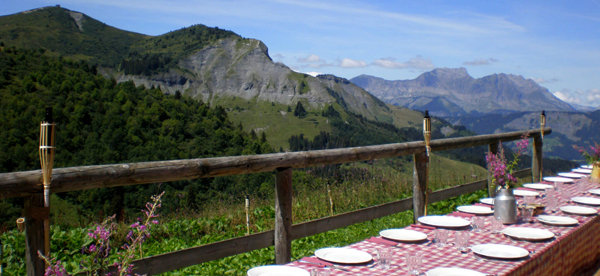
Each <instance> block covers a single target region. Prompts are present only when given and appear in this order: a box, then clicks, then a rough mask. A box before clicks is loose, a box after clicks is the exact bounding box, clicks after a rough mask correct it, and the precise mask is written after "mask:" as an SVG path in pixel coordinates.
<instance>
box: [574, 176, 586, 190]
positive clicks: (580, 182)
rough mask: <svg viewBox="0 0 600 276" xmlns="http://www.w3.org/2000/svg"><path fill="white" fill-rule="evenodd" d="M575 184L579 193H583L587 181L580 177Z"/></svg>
mask: <svg viewBox="0 0 600 276" xmlns="http://www.w3.org/2000/svg"><path fill="white" fill-rule="evenodd" d="M575 185H576V188H577V194H583V192H584V189H585V182H584V180H583V179H578V180H576V181H575Z"/></svg>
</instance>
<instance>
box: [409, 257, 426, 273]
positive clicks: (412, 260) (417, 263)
mask: <svg viewBox="0 0 600 276" xmlns="http://www.w3.org/2000/svg"><path fill="white" fill-rule="evenodd" d="M422 262H423V255H422V254H421V253H419V252H408V253H406V269H407V270H408V273H409V274H410V275H419V274H421V263H422Z"/></svg>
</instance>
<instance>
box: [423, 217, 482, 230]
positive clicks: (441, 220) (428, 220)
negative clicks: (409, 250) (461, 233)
mask: <svg viewBox="0 0 600 276" xmlns="http://www.w3.org/2000/svg"><path fill="white" fill-rule="evenodd" d="M417 220H418V221H419V222H420V223H422V224H427V225H431V226H436V227H448V228H459V227H465V226H469V225H471V223H470V222H469V221H468V220H466V219H462V218H457V217H452V216H426V217H420V218H418V219H417Z"/></svg>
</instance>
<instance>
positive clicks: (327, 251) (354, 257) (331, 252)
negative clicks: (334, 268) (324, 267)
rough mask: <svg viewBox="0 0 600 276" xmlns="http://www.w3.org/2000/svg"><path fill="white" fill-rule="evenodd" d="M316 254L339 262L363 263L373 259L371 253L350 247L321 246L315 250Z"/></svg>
mask: <svg viewBox="0 0 600 276" xmlns="http://www.w3.org/2000/svg"><path fill="white" fill-rule="evenodd" d="M315 256H317V258H319V259H321V260H325V261H328V262H332V263H338V264H362V263H366V262H370V261H371V260H373V257H372V256H371V254H369V253H367V252H364V251H360V250H356V249H350V248H337V247H330V248H321V249H319V250H317V251H315Z"/></svg>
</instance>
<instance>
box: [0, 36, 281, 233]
mask: <svg viewBox="0 0 600 276" xmlns="http://www.w3.org/2000/svg"><path fill="white" fill-rule="evenodd" d="M47 106H50V107H52V108H53V111H54V121H55V122H56V123H57V131H56V133H57V137H56V141H57V142H56V147H57V150H56V158H55V167H68V166H83V165H97V164H114V163H123V162H141V161H158V160H173V159H188V158H201V157H215V156H228V155H245V154H260V153H269V152H272V148H271V147H270V145H269V144H268V143H267V142H266V137H265V136H264V135H263V136H262V137H257V135H256V134H255V133H253V132H251V133H247V132H244V131H242V126H241V125H234V124H232V123H231V122H230V121H229V120H228V118H227V113H226V112H225V110H224V109H223V108H222V107H220V106H215V107H210V106H208V105H207V104H205V103H203V102H201V101H200V102H199V101H196V100H193V99H191V98H187V97H181V95H180V94H179V93H176V94H175V95H165V94H163V93H162V92H161V90H160V88H158V87H150V88H146V87H143V86H138V87H136V86H135V85H134V83H133V82H124V83H119V84H117V82H116V81H115V80H114V79H107V78H105V77H103V76H102V75H100V74H98V72H97V69H96V66H90V65H89V64H88V63H86V62H83V61H80V62H73V61H71V60H67V59H63V58H52V57H48V56H46V55H44V50H31V49H16V48H14V47H11V48H2V51H0V129H1V130H2V131H0V153H1V157H0V172H14V171H24V170H35V169H39V167H40V164H39V155H38V154H39V153H38V145H39V140H38V139H39V123H40V122H41V121H42V119H43V116H44V112H45V111H44V110H45V108H46V107H47ZM272 182H273V177H272V176H271V174H269V173H263V174H251V175H242V176H231V177H220V178H218V179H199V180H190V181H178V182H174V183H162V184H161V183H157V184H148V185H137V186H128V187H118V188H110V189H97V190H86V191H81V192H70V193H65V194H59V195H58V196H59V197H60V198H61V199H64V200H66V201H67V202H69V203H71V204H73V205H74V206H76V208H77V213H78V215H79V216H80V222H81V223H82V224H85V222H86V221H87V222H90V221H97V220H99V219H102V216H105V215H109V214H117V216H118V217H119V218H120V219H124V218H125V217H127V216H128V214H130V213H137V212H138V208H139V206H143V203H145V202H146V201H147V199H148V198H149V197H150V195H152V194H153V193H156V192H157V191H159V190H161V191H162V190H164V191H166V192H167V193H166V195H165V202H169V203H168V204H165V206H164V207H163V209H164V210H165V211H167V212H169V211H174V210H176V209H177V208H183V207H185V208H189V209H192V210H193V209H197V208H201V202H203V201H205V199H207V198H213V199H214V198H219V197H223V198H229V197H230V196H229V195H238V196H240V197H242V196H243V195H244V194H253V195H260V193H262V192H264V191H269V192H270V190H271V187H272ZM186 194H191V195H195V196H188V197H185V196H183V195H186ZM21 204H22V199H21V198H13V199H8V200H3V201H2V202H0V205H2V206H0V220H2V221H1V223H2V225H3V226H4V227H14V221H15V219H16V218H17V216H19V215H20V212H21V208H20V206H21Z"/></svg>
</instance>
